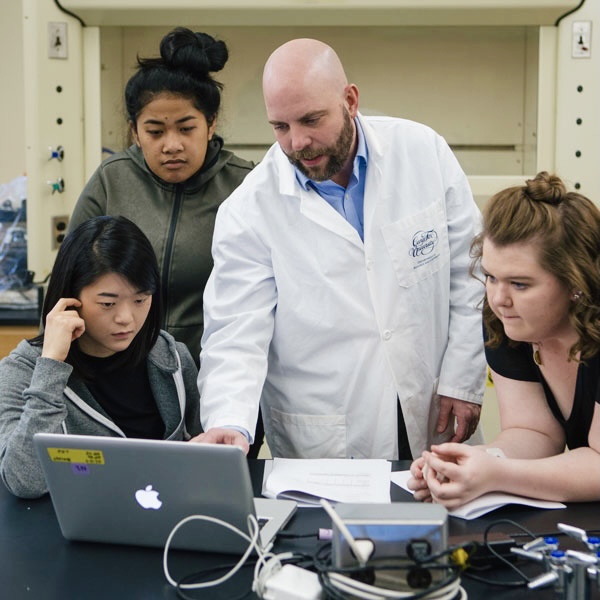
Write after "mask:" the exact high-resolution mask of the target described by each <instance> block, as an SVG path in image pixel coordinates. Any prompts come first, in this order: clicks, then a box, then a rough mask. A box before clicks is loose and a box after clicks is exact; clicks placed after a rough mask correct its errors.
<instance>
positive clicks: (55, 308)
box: [0, 216, 201, 498]
mask: <svg viewBox="0 0 600 600" xmlns="http://www.w3.org/2000/svg"><path fill="white" fill-rule="evenodd" d="M161 320H162V315H161V302H160V277H159V270H158V264H157V262H156V257H155V255H154V251H153V249H152V245H151V244H150V242H149V240H148V238H147V237H146V236H145V235H144V234H143V233H142V231H141V230H140V229H139V228H138V227H137V226H136V225H135V224H134V223H132V222H131V221H129V220H128V219H126V218H124V217H108V216H106V217H95V218H93V219H89V220H87V221H85V222H84V223H83V224H81V225H80V226H79V227H78V228H76V229H75V230H74V231H72V232H71V233H69V234H68V235H67V236H66V238H65V240H64V242H63V244H62V245H61V247H60V249H59V251H58V254H57V257H56V261H55V263H54V267H53V270H52V277H51V278H50V282H49V284H48V291H47V294H46V298H45V301H44V307H43V311H42V324H43V328H44V329H43V333H42V334H41V335H39V336H37V337H36V338H34V339H32V340H23V341H22V342H20V343H19V345H18V346H17V347H16V348H15V349H14V350H13V351H12V352H11V353H10V355H9V356H8V357H6V358H5V359H3V360H2V361H1V362H0V476H1V477H2V480H3V481H4V483H5V484H6V486H7V488H8V489H9V490H10V491H11V492H12V493H13V494H15V495H17V496H21V497H28V498H31V497H36V496H40V495H42V494H43V493H45V492H46V484H45V480H44V475H43V473H42V470H41V468H40V465H39V463H38V459H37V456H36V454H35V450H34V448H33V436H34V434H35V433H37V432H48V433H61V432H62V433H73V434H80V435H105V436H121V437H136V438H147V439H168V440H188V439H190V438H191V437H193V436H195V435H197V434H198V433H200V431H201V427H200V417H199V408H198V406H199V398H198V389H197V385H196V377H197V373H198V371H197V368H196V365H195V363H194V360H193V359H192V357H191V355H190V353H189V351H188V349H187V347H186V346H185V344H183V343H180V342H176V341H175V340H174V338H173V337H172V336H171V335H170V334H168V333H167V332H165V331H162V330H161V329H160V324H161Z"/></svg>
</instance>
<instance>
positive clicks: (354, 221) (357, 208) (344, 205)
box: [296, 119, 368, 241]
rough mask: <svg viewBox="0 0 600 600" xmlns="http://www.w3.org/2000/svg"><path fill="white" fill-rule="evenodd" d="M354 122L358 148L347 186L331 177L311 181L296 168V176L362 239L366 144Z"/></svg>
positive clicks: (358, 125)
mask: <svg viewBox="0 0 600 600" xmlns="http://www.w3.org/2000/svg"><path fill="white" fill-rule="evenodd" d="M354 122H355V123H356V135H357V138H358V149H357V151H356V156H355V157H354V166H353V168H352V175H351V177H350V181H349V182H348V187H347V188H343V187H342V186H341V185H338V184H337V183H335V182H334V181H331V179H327V180H326V181H313V180H312V179H309V178H308V177H306V175H304V174H302V173H300V171H298V169H296V178H297V179H298V182H299V183H300V185H301V186H302V187H303V188H304V189H305V190H308V189H309V188H312V189H314V190H315V191H316V192H317V194H319V196H321V198H323V200H325V201H326V202H327V203H329V204H330V205H331V206H332V207H333V208H335V210H337V212H339V213H340V215H342V217H344V219H346V221H348V223H350V225H352V227H354V229H356V231H358V235H360V239H361V240H363V241H364V229H363V225H364V217H363V213H364V211H363V208H364V197H365V174H366V172H367V160H368V152H367V144H366V142H365V135H364V133H363V131H362V127H361V126H360V123H359V122H358V119H354Z"/></svg>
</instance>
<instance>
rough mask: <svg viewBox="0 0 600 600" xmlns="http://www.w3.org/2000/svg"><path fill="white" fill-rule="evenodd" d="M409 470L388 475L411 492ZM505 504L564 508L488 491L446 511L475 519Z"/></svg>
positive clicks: (555, 504)
mask: <svg viewBox="0 0 600 600" xmlns="http://www.w3.org/2000/svg"><path fill="white" fill-rule="evenodd" d="M410 477H411V475H410V471H394V472H393V473H391V475H390V479H391V481H392V483H395V484H396V485H398V486H400V487H401V488H402V489H403V490H406V491H407V492H410V493H411V494H413V493H414V492H413V491H412V490H411V489H409V488H408V485H407V483H408V480H409V479H410ZM506 504H524V505H525V506H533V507H535V508H566V505H564V504H563V503H562V502H551V501H550V500H537V499H535V498H527V497H525V496H517V495H516V494H504V493H502V492H490V493H489V494H484V495H483V496H479V498H475V500H471V501H470V502H467V503H465V504H463V505H462V506H460V507H458V508H454V509H452V510H449V511H448V514H449V515H450V516H451V517H459V518H460V519H467V520H470V519H476V518H477V517H481V516H482V515H485V514H486V513H489V512H491V511H492V510H496V509H497V508H500V507H501V506H505V505H506Z"/></svg>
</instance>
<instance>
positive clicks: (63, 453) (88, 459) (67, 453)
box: [48, 448, 104, 465]
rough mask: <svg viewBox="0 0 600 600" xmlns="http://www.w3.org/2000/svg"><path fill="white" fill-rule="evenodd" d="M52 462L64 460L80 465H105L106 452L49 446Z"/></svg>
mask: <svg viewBox="0 0 600 600" xmlns="http://www.w3.org/2000/svg"><path fill="white" fill-rule="evenodd" d="M48 456H49V457H50V460H51V461H52V462H64V463H72V464H79V465H103V464H104V454H103V453H102V451H101V450H83V449H81V450H80V449H77V448H48Z"/></svg>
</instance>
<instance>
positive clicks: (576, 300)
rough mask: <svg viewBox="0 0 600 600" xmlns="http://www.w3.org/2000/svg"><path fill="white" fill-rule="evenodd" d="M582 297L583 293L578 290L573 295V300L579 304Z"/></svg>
mask: <svg viewBox="0 0 600 600" xmlns="http://www.w3.org/2000/svg"><path fill="white" fill-rule="evenodd" d="M581 296H583V292H582V291H581V290H577V291H576V292H574V293H573V296H572V300H573V301H574V302H578V301H579V300H581Z"/></svg>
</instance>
